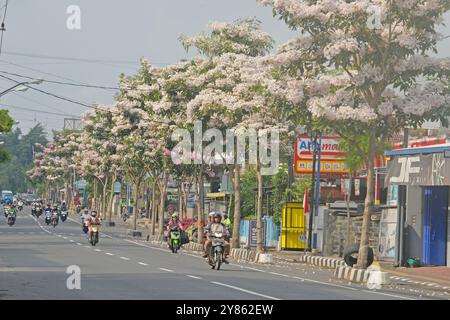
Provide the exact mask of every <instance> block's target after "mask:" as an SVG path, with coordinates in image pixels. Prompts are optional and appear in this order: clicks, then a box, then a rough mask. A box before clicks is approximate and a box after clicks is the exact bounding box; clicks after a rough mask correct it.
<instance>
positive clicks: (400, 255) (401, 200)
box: [396, 128, 409, 266]
mask: <svg viewBox="0 0 450 320" xmlns="http://www.w3.org/2000/svg"><path fill="white" fill-rule="evenodd" d="M408 136H409V130H408V128H404V129H403V148H408ZM397 201H398V205H397V245H398V249H397V250H396V251H397V256H396V258H397V259H396V260H397V264H398V266H402V265H403V263H404V253H405V248H404V245H405V240H404V233H405V219H406V185H399V186H398V199H397Z"/></svg>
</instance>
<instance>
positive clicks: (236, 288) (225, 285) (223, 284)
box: [211, 281, 281, 300]
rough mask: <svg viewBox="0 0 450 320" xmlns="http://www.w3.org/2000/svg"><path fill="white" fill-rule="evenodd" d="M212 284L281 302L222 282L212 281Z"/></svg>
mask: <svg viewBox="0 0 450 320" xmlns="http://www.w3.org/2000/svg"><path fill="white" fill-rule="evenodd" d="M211 283H213V284H217V285H218V286H222V287H227V288H230V289H234V290H238V291H242V292H245V293H248V294H252V295H254V296H258V297H263V298H267V299H270V300H281V299H279V298H275V297H271V296H267V295H265V294H261V293H258V292H255V291H250V290H247V289H243V288H239V287H235V286H231V285H229V284H225V283H221V282H217V281H211Z"/></svg>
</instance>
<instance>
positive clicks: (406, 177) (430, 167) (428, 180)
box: [386, 153, 450, 186]
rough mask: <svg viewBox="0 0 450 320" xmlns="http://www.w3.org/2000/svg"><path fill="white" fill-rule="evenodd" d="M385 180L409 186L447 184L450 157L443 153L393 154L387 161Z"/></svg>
mask: <svg viewBox="0 0 450 320" xmlns="http://www.w3.org/2000/svg"><path fill="white" fill-rule="evenodd" d="M386 181H387V182H388V183H391V184H399V185H411V186H449V185H450V158H445V157H444V153H433V154H428V155H411V156H394V158H393V160H391V161H389V163H388V172H387V175H386Z"/></svg>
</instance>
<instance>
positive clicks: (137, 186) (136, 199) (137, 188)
mask: <svg viewBox="0 0 450 320" xmlns="http://www.w3.org/2000/svg"><path fill="white" fill-rule="evenodd" d="M140 186H141V179H138V181H137V182H136V183H135V188H134V210H133V230H137V210H136V207H137V204H138V198H139V187H140Z"/></svg>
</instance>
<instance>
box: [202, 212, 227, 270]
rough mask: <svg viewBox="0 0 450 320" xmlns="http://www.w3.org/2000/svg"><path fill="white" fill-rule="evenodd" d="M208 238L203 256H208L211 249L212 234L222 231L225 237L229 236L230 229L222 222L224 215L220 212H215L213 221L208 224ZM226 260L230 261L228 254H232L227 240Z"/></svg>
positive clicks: (225, 247)
mask: <svg viewBox="0 0 450 320" xmlns="http://www.w3.org/2000/svg"><path fill="white" fill-rule="evenodd" d="M206 232H207V233H206V236H207V240H206V242H205V254H204V256H203V257H205V258H208V257H209V253H210V250H211V244H212V243H211V238H210V236H211V235H213V234H215V233H221V234H223V235H224V237H225V239H226V238H227V236H228V230H227V228H226V227H225V225H224V224H223V223H222V215H221V214H220V213H219V212H216V213H214V218H213V222H212V223H211V224H209V225H208V227H207V230H206ZM224 249H225V251H224V262H225V263H229V262H228V261H227V258H228V255H229V254H230V244H229V243H228V242H227V241H226V240H225V246H224Z"/></svg>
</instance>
